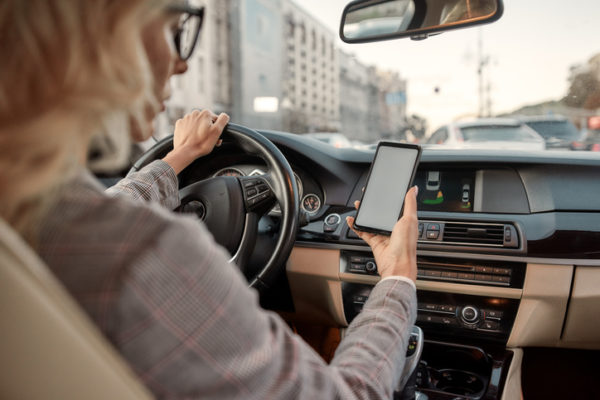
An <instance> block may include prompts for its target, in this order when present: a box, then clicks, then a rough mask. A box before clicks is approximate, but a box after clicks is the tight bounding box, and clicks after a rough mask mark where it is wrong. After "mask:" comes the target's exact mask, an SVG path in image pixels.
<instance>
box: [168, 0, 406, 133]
mask: <svg viewBox="0 0 600 400" xmlns="http://www.w3.org/2000/svg"><path fill="white" fill-rule="evenodd" d="M192 3H193V4H195V5H204V6H205V10H206V11H205V12H206V15H205V20H204V26H203V28H202V32H201V35H200V38H199V43H198V47H197V49H196V51H195V52H194V55H193V56H192V58H191V59H190V60H189V61H188V65H189V69H188V72H187V73H185V74H184V75H180V76H176V77H174V78H173V80H172V82H171V83H172V89H173V90H172V97H171V99H170V101H169V103H168V107H167V112H166V113H163V115H162V116H161V117H160V118H159V125H158V129H157V131H158V135H157V136H158V137H162V136H164V135H166V134H170V133H172V132H173V125H174V122H175V121H176V120H177V119H178V118H181V117H182V116H183V115H185V114H186V113H188V112H189V111H191V110H193V109H203V108H208V109H211V110H214V111H215V112H217V113H219V112H227V113H228V114H230V116H231V121H232V122H235V123H238V124H242V125H246V126H250V127H253V128H256V129H273V130H284V131H288V132H293V133H307V132H340V133H343V134H344V135H346V136H347V137H348V138H350V139H355V140H360V141H363V142H367V143H369V142H373V141H375V140H378V139H379V138H380V137H381V136H382V135H383V136H385V137H388V138H397V137H398V132H399V131H400V130H401V127H402V126H403V125H404V120H405V112H406V82H405V81H404V80H402V79H401V78H400V76H399V75H398V74H394V73H388V72H380V71H378V70H376V69H375V68H374V67H369V66H367V65H365V64H362V63H361V62H359V61H358V60H356V59H355V58H354V57H353V56H351V55H349V54H345V53H343V52H342V51H340V50H339V49H338V48H337V47H336V44H335V43H336V40H337V35H336V33H334V32H332V31H330V30H329V29H328V28H327V27H325V26H324V25H323V24H321V23H320V22H319V21H318V20H317V19H316V18H314V17H313V16H312V15H311V14H309V13H307V12H306V11H305V10H304V9H303V8H302V6H301V5H299V3H296V2H294V1H292V0H193V1H192Z"/></svg>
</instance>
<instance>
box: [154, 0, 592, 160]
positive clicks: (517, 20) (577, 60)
mask: <svg viewBox="0 0 600 400" xmlns="http://www.w3.org/2000/svg"><path fill="white" fill-rule="evenodd" d="M191 2H192V3H194V2H195V3H198V4H200V3H201V4H206V7H207V18H206V21H205V25H204V27H203V30H202V33H201V36H200V41H199V46H198V48H197V50H196V52H195V53H194V55H193V56H192V59H191V60H190V61H189V69H188V72H187V73H186V74H185V75H182V76H178V77H175V78H174V80H173V83H172V96H171V99H170V101H169V102H168V104H167V112H166V113H165V115H164V116H163V117H162V119H161V120H160V121H159V132H161V133H162V135H164V134H167V133H169V132H172V127H173V124H174V122H175V121H176V120H177V119H178V118H180V117H181V116H182V115H184V114H185V113H186V112H188V111H190V110H192V109H196V108H209V109H211V110H214V111H215V112H227V113H228V114H230V116H231V122H233V123H237V124H241V125H246V126H248V127H250V128H254V129H269V130H277V131H284V132H291V133H294V134H301V135H304V134H307V133H333V134H339V135H342V136H343V137H344V138H345V139H347V140H345V141H343V143H344V144H343V145H341V144H339V143H342V141H335V143H338V144H337V146H348V147H356V148H370V147H369V146H370V145H372V144H374V143H377V142H378V141H379V140H382V139H385V140H397V141H405V142H410V143H426V142H427V141H428V140H429V139H430V137H431V136H432V134H433V133H434V132H436V131H437V130H438V129H440V128H442V127H445V126H449V125H450V124H460V123H463V122H464V121H477V120H481V119H484V118H485V119H486V121H488V122H489V120H490V119H492V122H493V119H496V118H497V119H499V118H503V119H507V118H509V119H513V120H519V121H525V120H527V119H533V120H544V119H548V120H552V119H556V118H561V119H562V118H564V120H565V121H566V122H564V123H562V122H539V123H531V126H533V127H534V128H535V129H536V130H538V131H539V132H540V134H541V135H543V136H544V137H548V136H553V137H557V138H562V137H572V136H577V137H591V136H592V134H591V133H589V131H590V130H589V129H588V121H589V120H590V119H591V118H594V117H598V116H600V24H598V16H599V15H600V2H598V1H588V0H573V1H571V2H565V1H563V0H527V1H522V0H505V1H504V15H503V16H502V18H501V19H500V20H499V21H497V22H495V23H492V24H489V25H484V26H481V27H474V28H468V29H461V30H456V31H449V32H444V33H442V34H439V35H436V36H432V37H429V38H427V39H426V40H420V41H415V40H410V39H400V40H390V41H385V42H379V43H366V44H354V45H349V44H345V43H343V42H342V41H341V40H340V39H339V34H338V32H339V28H340V27H339V23H340V19H341V15H342V11H343V9H344V7H345V6H346V5H347V4H348V2H349V1H348V0H327V1H322V0H281V1H275V0H235V1H218V0H204V1H197V0H196V1H191ZM365 29H366V28H365ZM480 131H481V130H477V132H480ZM469 132H470V131H469ZM503 132H504V133H502V132H496V130H495V129H494V130H487V129H486V130H485V133H477V140H492V139H493V140H497V139H498V138H501V139H506V140H509V139H508V138H509V137H511V138H513V139H510V140H521V139H527V140H529V139H528V136H527V135H522V136H520V135H519V134H518V130H517V132H512V130H510V129H509V130H503ZM467 135H471V133H467ZM159 136H161V135H159ZM574 140H575V139H574ZM328 143H333V141H328ZM436 143H438V141H436ZM569 143H570V141H568V140H566V141H565V142H564V147H563V149H564V150H571V149H570V148H569V147H568V146H569ZM332 145H335V144H332ZM444 145H446V143H443V142H441V141H440V146H442V147H443V146H444ZM556 146H563V144H557V145H554V144H552V145H550V144H548V145H547V146H546V149H549V148H552V149H553V150H555V149H556ZM581 149H582V148H581V147H579V148H578V150H581ZM464 151H469V149H464Z"/></svg>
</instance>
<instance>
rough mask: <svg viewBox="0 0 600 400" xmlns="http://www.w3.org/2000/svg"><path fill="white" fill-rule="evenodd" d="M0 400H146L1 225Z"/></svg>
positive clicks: (72, 304)
mask: <svg viewBox="0 0 600 400" xmlns="http://www.w3.org/2000/svg"><path fill="white" fill-rule="evenodd" d="M0 363H1V364H0V371H2V372H1V373H0V399H28V400H37V399H44V400H54V399H60V400H66V399H86V400H92V399H132V400H133V399H136V400H137V399H151V398H152V396H151V395H150V393H149V392H148V391H147V390H146V388H145V387H143V386H142V385H141V384H140V383H139V382H138V380H137V379H136V377H135V376H134V375H133V373H132V372H131V371H130V369H129V368H128V367H127V366H126V365H125V363H124V362H123V361H122V360H121V359H120V357H119V356H118V354H116V352H115V351H114V350H113V348H112V347H111V346H110V344H109V343H108V342H107V341H106V340H105V339H104V338H103V337H102V335H101V334H100V333H99V332H98V331H97V330H96V328H95V327H94V326H93V324H92V323H91V321H90V320H88V318H87V316H86V315H85V314H84V313H83V312H82V310H81V309H80V308H79V307H78V306H77V304H76V303H75V302H74V300H73V299H72V298H71V297H70V296H69V295H68V293H66V291H65V290H64V289H63V287H62V286H61V284H60V283H59V282H58V281H57V280H56V279H55V278H54V276H52V274H51V273H50V272H49V271H48V269H47V268H46V267H45V266H44V264H43V263H42V262H41V260H40V259H39V258H38V257H37V256H36V255H35V253H34V252H33V251H31V249H30V248H29V247H28V246H27V245H26V244H25V243H24V242H23V240H21V238H20V237H19V236H18V235H17V234H16V233H15V232H14V231H13V230H12V229H11V228H10V227H9V226H8V225H7V224H6V223H5V222H4V221H2V220H0Z"/></svg>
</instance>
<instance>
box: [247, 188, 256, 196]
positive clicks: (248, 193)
mask: <svg viewBox="0 0 600 400" xmlns="http://www.w3.org/2000/svg"><path fill="white" fill-rule="evenodd" d="M257 193H258V192H257V191H256V189H248V190H246V195H247V196H248V197H252V196H255V195H256V194H257Z"/></svg>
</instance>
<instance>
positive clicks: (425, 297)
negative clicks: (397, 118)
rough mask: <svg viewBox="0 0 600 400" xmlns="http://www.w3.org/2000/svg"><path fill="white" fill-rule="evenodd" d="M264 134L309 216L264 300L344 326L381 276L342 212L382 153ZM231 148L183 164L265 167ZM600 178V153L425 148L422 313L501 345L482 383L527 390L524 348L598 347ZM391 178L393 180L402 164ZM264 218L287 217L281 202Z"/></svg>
mask: <svg viewBox="0 0 600 400" xmlns="http://www.w3.org/2000/svg"><path fill="white" fill-rule="evenodd" d="M261 133H262V134H263V135H265V136H266V137H267V138H268V139H270V140H271V141H272V142H273V143H274V144H275V145H276V146H277V147H278V148H279V149H280V150H281V151H282V153H283V154H284V155H285V156H286V158H287V159H288V161H289V163H290V165H291V166H292V169H293V171H294V175H295V179H296V183H297V186H298V188H299V191H301V193H299V195H300V196H299V200H300V201H301V208H302V210H303V212H304V213H305V215H307V216H308V218H305V221H304V223H302V224H301V226H300V228H299V229H298V232H297V234H296V243H295V247H294V250H293V251H292V253H291V255H290V257H289V260H288V262H287V264H286V265H285V271H286V274H285V276H284V277H283V278H282V279H281V282H280V285H279V287H278V288H277V290H276V293H274V294H273V295H272V296H271V298H270V299H267V300H266V301H265V303H264V305H266V306H267V307H269V308H272V309H274V310H275V311H277V312H279V313H281V314H282V315H284V317H285V318H286V319H288V320H289V321H291V322H294V321H299V322H309V323H311V324H319V325H325V326H333V327H339V328H342V329H343V328H344V327H346V326H348V324H349V323H350V322H351V321H352V319H353V318H354V317H355V316H356V315H357V313H359V312H360V310H361V309H362V307H363V305H364V303H365V301H366V299H367V298H368V296H369V293H370V291H371V290H372V288H373V286H374V285H375V284H376V283H377V282H378V281H379V279H380V278H379V275H378V273H377V265H376V260H375V259H374V257H373V254H372V253H371V252H370V249H369V247H368V246H367V245H366V244H365V243H364V242H363V241H362V240H360V239H359V238H358V237H357V236H356V235H355V234H354V232H352V231H351V230H349V229H348V227H347V226H346V224H345V222H344V221H345V217H346V216H349V215H353V214H354V213H355V210H354V206H353V202H354V201H355V200H357V199H360V197H361V191H362V188H363V187H364V185H365V182H366V179H367V175H368V171H369V167H370V163H371V161H372V159H373V157H374V151H363V150H355V149H337V148H333V147H331V146H328V145H326V144H324V143H321V142H319V141H316V140H313V139H310V138H305V137H302V136H301V135H292V134H287V133H280V132H261ZM229 146H230V145H229V144H228V143H224V144H223V146H221V147H220V148H219V149H216V150H215V151H214V152H213V153H212V154H211V155H209V156H207V157H205V159H203V160H202V161H201V163H200V162H198V165H197V166H195V167H193V168H189V169H188V170H186V171H184V173H183V174H182V175H181V176H180V183H181V185H182V186H185V185H187V184H189V183H192V182H195V181H197V180H199V179H204V178H208V177H211V176H220V175H244V176H246V175H256V174H258V175H260V174H263V173H264V172H265V170H266V163H265V162H264V161H263V160H261V159H260V158H259V157H257V156H253V155H251V154H250V155H248V154H246V153H245V152H244V151H242V149H236V148H234V147H229ZM598 177H600V159H599V158H598V157H595V156H594V155H593V154H589V153H584V152H570V153H569V152H565V153H561V152H551V153H526V152H523V153H519V152H514V151H512V152H510V153H508V152H501V151H484V150H471V151H469V152H464V151H463V152H461V151H453V150H437V149H436V150H429V149H424V151H423V154H422V157H421V163H420V165H419V168H418V171H417V174H416V177H415V184H416V185H418V186H419V189H420V190H419V197H418V199H417V200H418V210H419V211H418V217H419V240H418V260H417V263H418V279H417V284H416V286H417V291H418V293H417V296H418V303H419V304H418V317H417V321H418V322H417V323H418V324H419V326H421V327H422V328H423V330H424V331H425V335H426V337H428V338H430V340H433V341H435V343H437V344H435V345H430V347H429V348H433V347H435V346H438V347H439V346H441V345H440V344H439V343H445V345H444V346H446V347H445V348H446V350H447V349H448V346H463V347H461V348H464V346H472V345H474V344H476V345H477V346H478V348H483V349H484V350H483V352H484V353H485V354H486V355H491V357H492V359H491V361H490V363H489V365H488V366H487V367H486V368H491V365H495V366H496V367H494V368H498V370H497V371H496V372H494V373H492V374H491V375H490V376H492V377H493V376H495V377H496V378H497V379H496V381H495V382H492V380H491V379H492V378H489V377H488V378H486V379H487V380H486V381H485V385H487V386H489V388H492V387H495V388H496V389H495V390H496V391H495V392H494V390H492V389H488V391H487V392H486V393H496V395H498V394H499V393H501V392H502V390H504V392H505V393H510V392H511V390H513V391H516V390H518V387H519V385H520V383H519V381H518V380H515V379H513V380H511V378H510V376H512V375H515V374H517V373H516V372H515V371H514V369H515V368H520V360H519V357H520V354H522V353H520V352H521V350H520V349H523V348H525V347H553V348H554V347H563V348H576V349H600V321H598V319H597V318H590V315H597V314H598V313H600V245H599V243H600V201H599V200H600V179H598ZM389 178H390V184H393V181H394V171H390V173H389ZM265 218H267V219H269V222H268V224H267V225H269V226H272V225H276V223H277V209H276V208H275V209H274V210H272V211H271V213H269V215H267V216H266V217H265ZM263 233H266V236H269V235H271V236H274V234H273V232H272V231H268V232H267V231H264V232H263ZM260 247H261V249H262V253H264V254H263V256H262V258H261V256H260V255H258V256H257V257H256V258H255V259H254V262H255V263H256V264H260V263H261V262H263V261H264V259H265V257H267V256H268V254H269V251H270V249H269V240H268V238H267V239H265V240H264V241H262V242H261V243H260ZM262 300H263V299H261V301H262ZM463 350H464V349H463ZM444 351H445V350H444ZM461 351H462V350H461ZM477 351H480V350H477ZM473 352H476V351H475V350H473V351H472V352H471V353H473ZM431 357H432V358H431V360H430V361H431V362H432V363H433V362H434V360H435V356H434V355H431ZM511 360H513V361H512V362H511ZM440 365H441V364H440ZM446 367H447V365H442V366H441V367H440V368H441V370H444V368H446ZM486 371H488V372H490V371H491V369H487V370H486ZM480 372H481V371H479V372H478V373H477V374H479V375H478V376H482V375H481V374H480ZM488 372H486V373H485V374H483V375H485V376H488V375H487V374H488ZM513 378H514V377H513ZM505 381H506V382H505ZM515 382H516V383H515ZM502 387H504V389H498V388H502ZM511 387H512V389H511ZM515 393H516V392H515ZM430 398H436V397H430ZM440 398H445V397H440ZM471 398H479V397H476V396H475V397H471ZM485 398H499V397H497V396H490V397H485ZM508 398H510V397H508Z"/></svg>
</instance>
